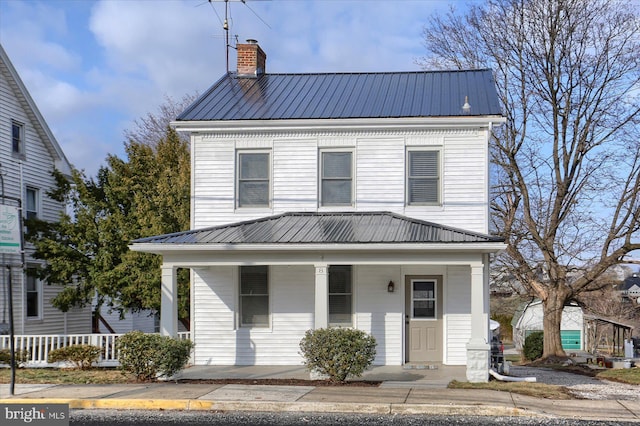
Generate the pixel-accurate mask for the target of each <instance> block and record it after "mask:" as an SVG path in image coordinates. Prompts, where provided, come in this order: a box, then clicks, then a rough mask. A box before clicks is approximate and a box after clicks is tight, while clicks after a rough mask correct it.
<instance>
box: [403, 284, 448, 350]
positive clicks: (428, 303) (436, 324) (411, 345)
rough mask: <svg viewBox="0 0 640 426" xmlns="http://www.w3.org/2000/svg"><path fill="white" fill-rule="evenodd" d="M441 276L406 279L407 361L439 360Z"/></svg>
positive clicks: (440, 345)
mask: <svg viewBox="0 0 640 426" xmlns="http://www.w3.org/2000/svg"><path fill="white" fill-rule="evenodd" d="M442 352H443V346H442V277H440V276H425V277H410V276H409V277H407V278H406V281H405V358H406V362H442Z"/></svg>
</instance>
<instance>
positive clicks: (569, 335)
mask: <svg viewBox="0 0 640 426" xmlns="http://www.w3.org/2000/svg"><path fill="white" fill-rule="evenodd" d="M560 339H561V340H562V349H564V350H567V349H573V350H580V349H581V347H582V345H581V344H580V343H581V341H580V340H581V335H580V330H561V331H560Z"/></svg>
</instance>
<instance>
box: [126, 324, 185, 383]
mask: <svg viewBox="0 0 640 426" xmlns="http://www.w3.org/2000/svg"><path fill="white" fill-rule="evenodd" d="M117 347H118V351H119V352H118V361H119V362H120V368H121V369H122V370H123V373H132V374H134V375H135V376H136V378H137V380H139V381H149V380H155V379H156V378H157V377H158V376H165V377H171V376H173V375H174V374H176V373H177V372H179V371H180V370H182V369H183V368H184V366H185V365H187V362H188V361H189V356H190V353H191V349H192V348H193V343H191V341H190V340H177V339H173V338H171V337H168V336H160V335H159V334H147V333H143V332H141V331H132V332H129V333H127V334H125V335H123V336H120V337H119V338H118V342H117Z"/></svg>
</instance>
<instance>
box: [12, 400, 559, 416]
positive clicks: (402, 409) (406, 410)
mask: <svg viewBox="0 0 640 426" xmlns="http://www.w3.org/2000/svg"><path fill="white" fill-rule="evenodd" d="M0 404H68V405H69V408H71V409H112V410H180V411H261V412H298V413H301V412H304V413H310V412H318V413H355V414H405V415H410V414H431V415H465V416H505V417H549V416H548V415H545V414H542V413H538V412H534V411H531V410H525V409H521V408H516V407H504V406H494V405H482V406H478V405H466V404H465V405H462V404H449V405H443V404H433V405H432V404H396V403H362V404H360V403H346V402H345V403H333V402H331V403H329V402H274V401H206V400H195V399H175V400H168V399H71V398H43V399H33V398H11V399H0Z"/></svg>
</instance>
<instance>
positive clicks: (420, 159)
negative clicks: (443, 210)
mask: <svg viewBox="0 0 640 426" xmlns="http://www.w3.org/2000/svg"><path fill="white" fill-rule="evenodd" d="M407 204H409V205H412V204H413V205H425V204H440V152H439V151H437V150H429V151H426V150H421V151H418V150H411V151H408V152H407Z"/></svg>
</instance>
